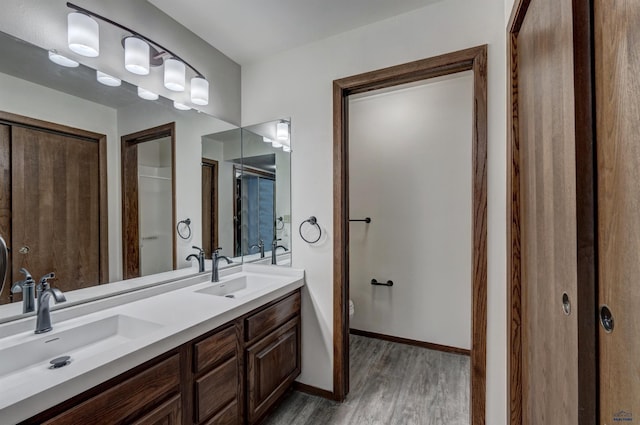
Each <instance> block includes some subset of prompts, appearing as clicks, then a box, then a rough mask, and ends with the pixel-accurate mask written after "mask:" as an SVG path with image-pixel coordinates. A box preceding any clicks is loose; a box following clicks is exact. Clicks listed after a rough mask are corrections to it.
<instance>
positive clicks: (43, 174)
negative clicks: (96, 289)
mask: <svg viewBox="0 0 640 425" xmlns="http://www.w3.org/2000/svg"><path fill="white" fill-rule="evenodd" d="M99 163H100V160H99V145H98V143H97V142H96V141H93V140H85V139H81V138H77V137H70V136H66V135H63V134H56V133H52V132H48V131H42V130H37V129H31V128H24V127H18V126H13V127H11V199H12V202H11V233H12V238H11V239H12V248H13V249H12V254H13V255H12V260H13V264H12V274H13V276H12V279H13V282H15V281H18V280H21V279H23V278H24V276H23V275H21V274H20V272H19V270H20V268H22V267H24V268H26V269H27V270H29V272H30V273H31V274H32V275H33V277H34V279H38V278H39V277H40V276H43V275H45V274H47V273H50V272H55V274H56V277H57V280H56V282H55V283H54V286H56V287H57V288H59V289H61V290H62V291H70V290H73V289H79V288H84V287H87V286H93V285H95V284H96V283H98V282H100V190H99V181H100V178H99V170H100V166H99Z"/></svg>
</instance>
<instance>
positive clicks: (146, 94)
mask: <svg viewBox="0 0 640 425" xmlns="http://www.w3.org/2000/svg"><path fill="white" fill-rule="evenodd" d="M138 96H140V97H141V98H143V99H146V100H158V97H159V96H158V95H157V94H156V93H154V92H152V91H150V90H147V89H143V88H142V87H138Z"/></svg>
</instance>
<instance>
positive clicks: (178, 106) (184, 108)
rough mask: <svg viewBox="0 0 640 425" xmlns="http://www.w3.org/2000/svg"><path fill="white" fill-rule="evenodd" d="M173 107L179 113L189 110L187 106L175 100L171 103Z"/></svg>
mask: <svg viewBox="0 0 640 425" xmlns="http://www.w3.org/2000/svg"><path fill="white" fill-rule="evenodd" d="M173 107H174V108H176V109H179V110H181V111H188V110H189V109H191V108H190V107H189V106H187V105H185V104H184V103H180V102H176V101H175V100H174V101H173Z"/></svg>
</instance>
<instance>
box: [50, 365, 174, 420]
mask: <svg viewBox="0 0 640 425" xmlns="http://www.w3.org/2000/svg"><path fill="white" fill-rule="evenodd" d="M179 385H180V358H179V356H178V355H177V354H176V355H174V356H172V357H169V358H168V359H166V360H163V361H161V362H160V363H158V364H156V365H155V366H152V367H150V368H149V369H147V370H145V371H144V372H141V373H139V374H138V375H136V376H134V377H132V378H129V379H127V380H126V381H124V382H121V383H119V384H117V385H115V386H113V387H111V388H109V389H108V390H107V391H105V392H103V393H102V394H100V395H97V396H95V397H93V398H90V399H89V400H87V401H85V402H84V403H81V404H79V405H77V406H75V407H72V408H71V409H69V410H67V411H66V412H64V413H62V414H60V415H58V416H56V417H54V418H53V419H51V420H49V421H47V422H45V424H55V425H65V424H68V425H77V424H92V425H99V424H104V425H112V424H116V423H122V422H128V423H131V421H130V420H128V419H129V418H131V416H137V415H138V413H140V412H144V411H148V407H151V406H153V405H154V404H155V403H156V402H157V401H158V400H162V399H165V398H166V397H167V396H168V395H169V394H170V393H172V392H178V391H179Z"/></svg>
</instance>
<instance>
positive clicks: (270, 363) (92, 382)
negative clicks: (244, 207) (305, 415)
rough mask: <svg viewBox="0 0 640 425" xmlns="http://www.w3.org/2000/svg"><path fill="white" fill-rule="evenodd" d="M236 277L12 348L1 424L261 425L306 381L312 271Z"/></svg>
mask: <svg viewBox="0 0 640 425" xmlns="http://www.w3.org/2000/svg"><path fill="white" fill-rule="evenodd" d="M236 269H238V270H236V271H235V272H234V271H229V272H227V275H226V276H224V275H223V276H222V277H221V279H220V282H218V283H212V282H210V281H209V278H210V275H209V274H201V275H196V276H193V277H191V278H186V279H181V280H178V281H176V282H174V283H173V287H171V285H172V284H167V285H168V286H169V287H170V288H168V291H167V292H164V293H162V294H158V295H154V296H150V297H148V298H146V299H139V300H137V301H133V302H131V303H128V304H121V305H119V306H117V307H113V308H107V309H104V310H98V311H95V312H93V313H91V314H83V315H81V316H79V317H76V318H73V319H69V320H65V321H62V322H56V320H55V317H54V319H53V320H54V321H53V326H54V329H53V331H52V332H49V333H48V334H47V335H44V336H43V335H35V334H33V331H26V332H25V331H22V330H21V331H20V332H17V333H15V334H10V335H9V336H6V337H4V338H2V339H0V343H1V345H0V358H2V359H3V361H9V362H11V361H12V360H15V363H14V366H13V368H14V369H17V370H14V371H12V370H4V369H3V370H0V387H1V388H3V391H2V392H3V394H4V395H5V396H6V399H4V400H2V401H0V403H1V404H0V423H3V424H4V423H24V424H36V423H37V424H40V423H45V424H85V423H91V424H100V423H103V424H116V423H127V424H191V423H194V424H245V423H246V424H255V423H258V422H259V421H261V420H262V419H263V418H264V416H265V414H266V413H268V411H269V410H270V408H271V407H273V406H274V405H275V403H277V402H278V401H279V399H280V398H281V397H282V396H283V395H284V394H285V393H286V391H287V390H288V389H289V388H290V387H291V385H292V384H293V381H294V379H295V378H296V377H297V376H298V375H299V374H300V370H301V362H300V354H301V351H300V348H301V347H300V341H301V331H300V329H301V322H300V311H301V289H300V288H301V286H302V285H303V284H304V283H303V281H304V273H303V271H302V270H295V269H289V268H280V267H270V266H261V265H244V266H242V267H241V268H240V267H238V268H236ZM176 288H177V289H176ZM79 307H80V306H79ZM85 309H86V307H85ZM7 326H14V327H15V324H14V323H7V324H4V325H0V329H2V327H7ZM18 329H19V328H18ZM19 330H20V329H19ZM6 334H7V333H6V330H5V333H3V335H6ZM49 344H52V345H53V346H54V348H53V349H51V348H50V347H49V346H48V345H49ZM56 344H60V348H59V349H55V345H56ZM65 344H66V345H65ZM38 353H41V354H38ZM65 354H66V355H69V356H70V357H71V361H70V362H69V363H68V364H67V365H65V366H63V367H60V368H58V369H53V368H51V367H50V366H49V361H50V360H51V359H52V358H53V357H51V356H54V357H56V356H58V357H59V356H61V355H65ZM38 356H40V357H38ZM32 362H33V363H35V364H31V363H32ZM15 365H17V367H16V366H15ZM5 369H6V368H5Z"/></svg>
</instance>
